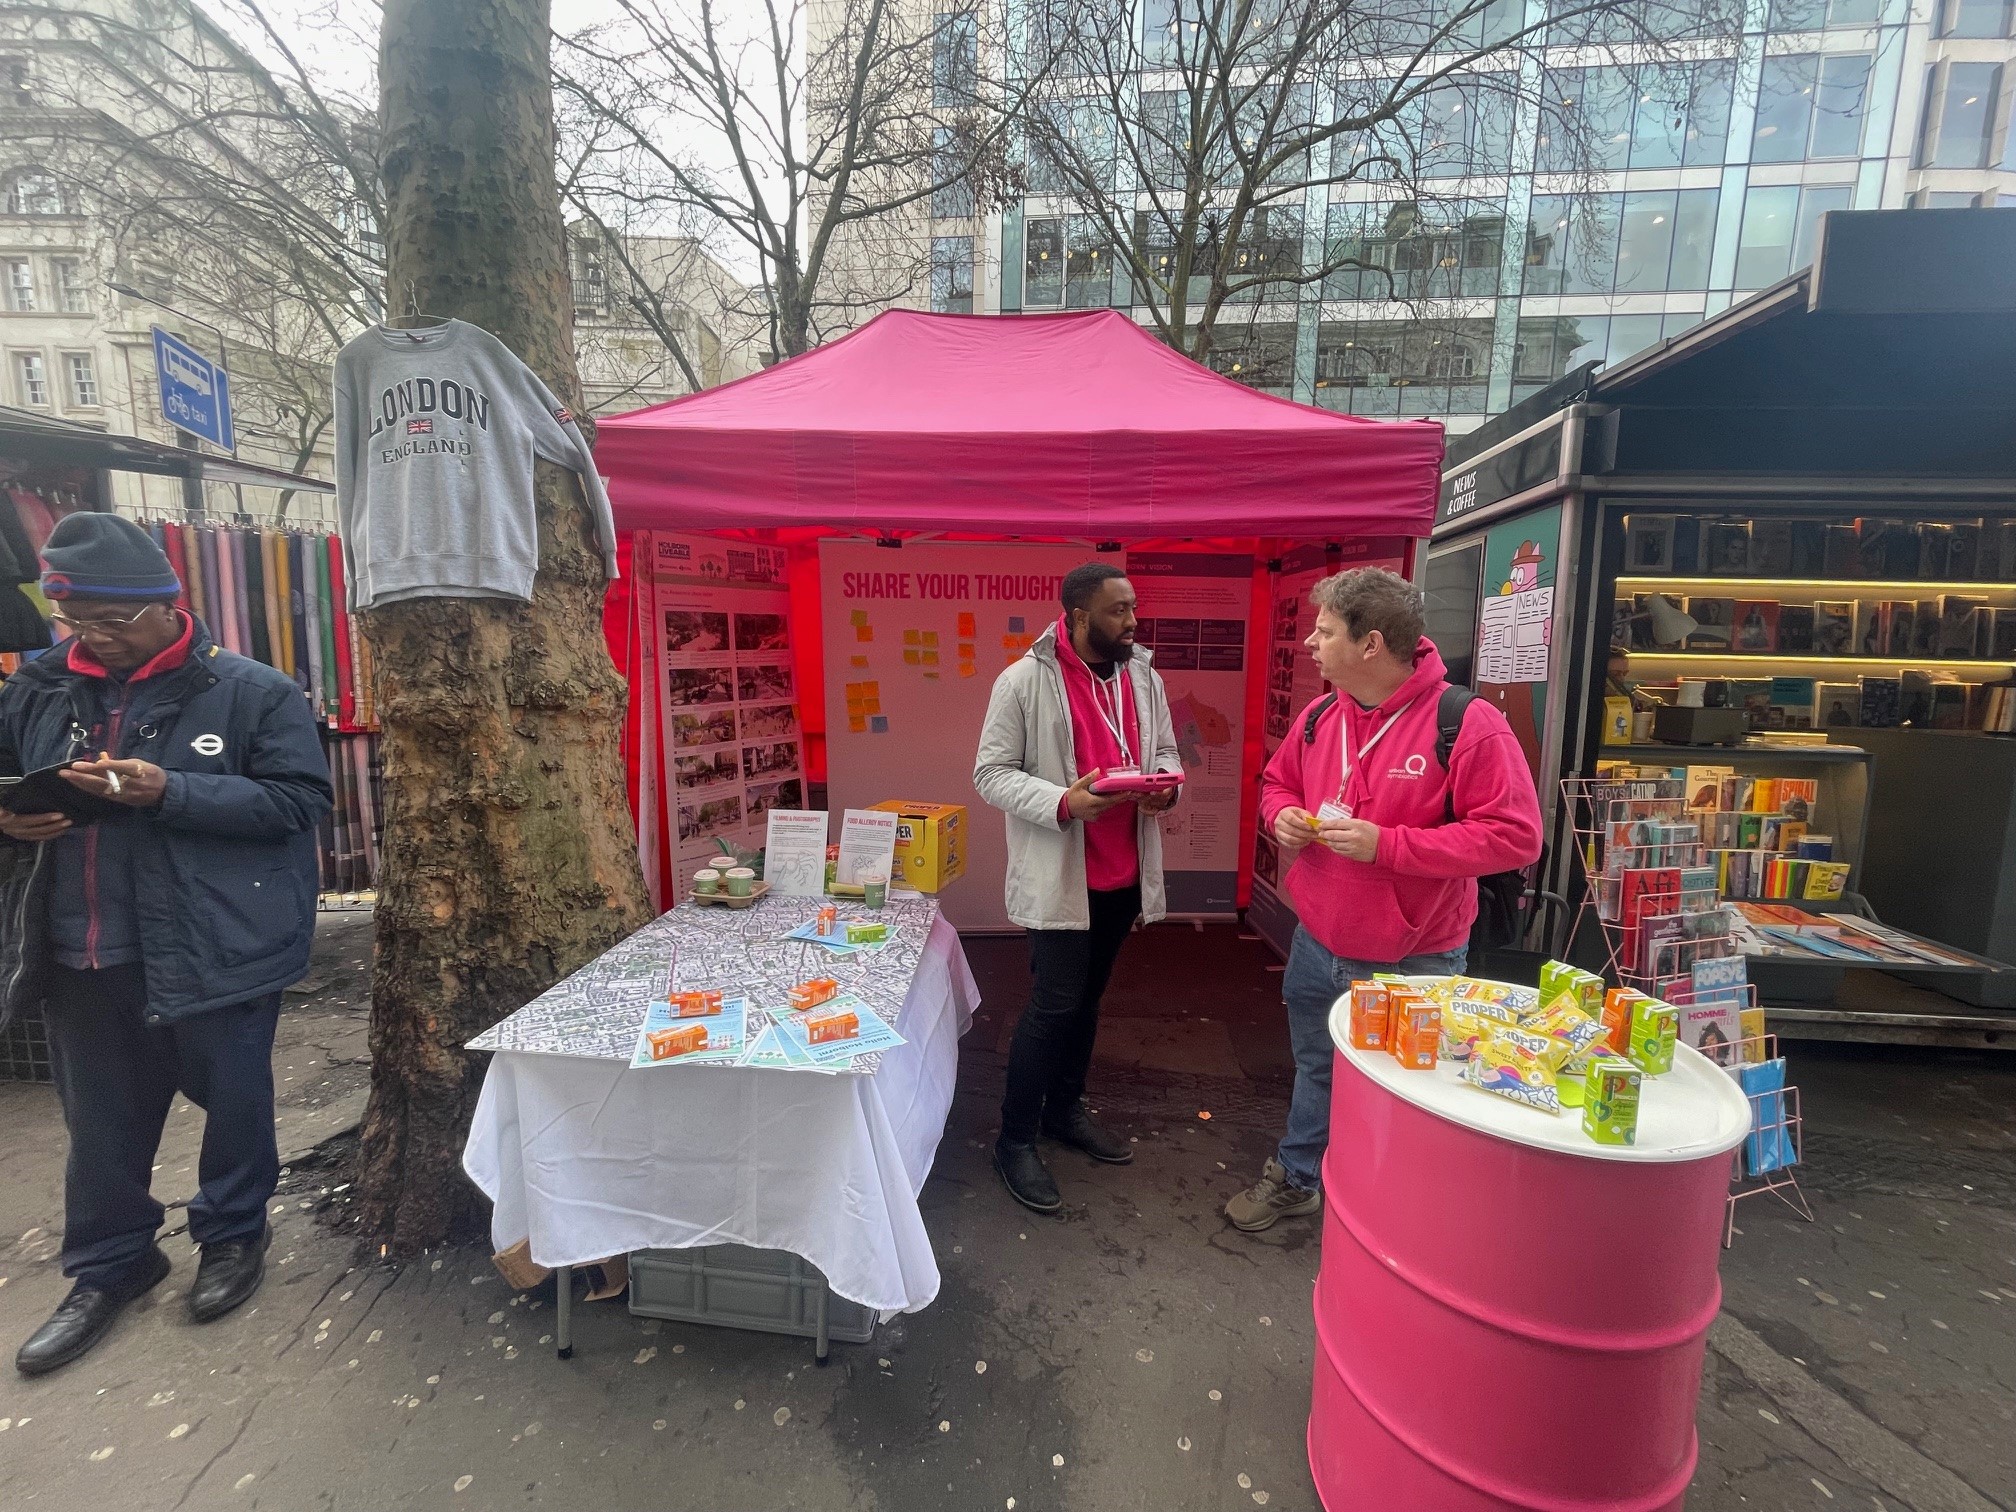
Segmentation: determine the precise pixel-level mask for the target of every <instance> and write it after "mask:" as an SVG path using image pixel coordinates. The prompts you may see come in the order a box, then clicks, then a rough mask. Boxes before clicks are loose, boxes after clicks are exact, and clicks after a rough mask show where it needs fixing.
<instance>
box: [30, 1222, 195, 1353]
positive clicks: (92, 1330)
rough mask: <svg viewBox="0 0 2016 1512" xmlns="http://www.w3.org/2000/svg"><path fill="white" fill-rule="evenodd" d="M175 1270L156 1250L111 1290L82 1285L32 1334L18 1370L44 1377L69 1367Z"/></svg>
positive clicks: (92, 1284) (156, 1248)
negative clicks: (118, 1319) (132, 1305)
mask: <svg viewBox="0 0 2016 1512" xmlns="http://www.w3.org/2000/svg"><path fill="white" fill-rule="evenodd" d="M172 1268H173V1267H172V1266H171V1265H170V1263H169V1260H168V1257H167V1256H166V1255H164V1254H162V1253H161V1250H160V1248H159V1246H156V1247H155V1248H154V1249H153V1250H152V1251H151V1252H150V1253H149V1254H148V1255H147V1256H146V1257H145V1258H144V1259H142V1260H141V1261H140V1262H139V1263H138V1264H136V1265H135V1266H134V1267H133V1270H132V1271H131V1273H130V1274H129V1275H128V1276H127V1277H126V1278H124V1279H121V1280H119V1281H117V1282H114V1283H112V1284H111V1285H109V1286H100V1285H97V1284H96V1283H94V1282H89V1281H79V1282H78V1283H77V1284H76V1285H75V1286H73V1287H71V1288H70V1295H69V1296H67V1297H65V1298H64V1299H63V1303H62V1305H61V1306H60V1307H58V1308H57V1309H56V1311H55V1312H53V1313H51V1314H50V1315H49V1321H48V1322H47V1323H44V1324H43V1325H42V1326H41V1327H40V1328H38V1329H36V1330H35V1332H34V1333H32V1334H30V1335H29V1336H28V1342H27V1343H25V1344H23V1345H22V1346H21V1348H20V1351H19V1352H18V1353H17V1354H16V1355H15V1356H14V1368H15V1369H16V1370H18V1371H20V1372H21V1374H23V1375H26V1376H39V1375H47V1374H48V1373H49V1372H50V1371H52V1370H55V1369H57V1368H58V1367H60V1366H64V1365H68V1364H69V1363H70V1362H71V1361H72V1360H74V1359H77V1358H78V1357H79V1356H81V1355H83V1354H84V1353H85V1352H86V1351H88V1350H89V1349H90V1348H91V1346H92V1345H94V1344H96V1343H97V1342H98V1341H99V1340H100V1339H102V1338H104V1337H105V1335H106V1333H107V1331H108V1330H110V1328H111V1327H112V1324H113V1322H114V1321H115V1320H116V1319H117V1318H118V1316H119V1314H120V1313H122V1312H124V1311H125V1310H126V1304H127V1303H129V1302H131V1301H133V1300H134V1299H135V1298H137V1297H140V1296H142V1295H144V1294H145V1293H147V1292H149V1291H151V1290H153V1289H154V1288H155V1287H156V1286H159V1285H160V1284H161V1283H162V1282H163V1281H164V1280H166V1279H167V1277H168V1272H169V1271H170V1270H171V1269H172Z"/></svg>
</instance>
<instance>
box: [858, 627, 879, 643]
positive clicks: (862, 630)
mask: <svg viewBox="0 0 2016 1512" xmlns="http://www.w3.org/2000/svg"><path fill="white" fill-rule="evenodd" d="M854 639H856V640H857V641H872V640H873V639H875V627H874V626H873V625H856V626H855V627H854Z"/></svg>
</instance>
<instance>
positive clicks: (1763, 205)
mask: <svg viewBox="0 0 2016 1512" xmlns="http://www.w3.org/2000/svg"><path fill="white" fill-rule="evenodd" d="M1848 200H1849V190H1848V189H1847V188H1845V187H1829V188H1813V189H1801V188H1800V187H1799V186H1798V185H1796V184H1774V185H1771V186H1770V187H1768V188H1758V187H1755V186H1753V187H1752V188H1751V190H1750V192H1749V194H1748V196H1747V197H1746V199H1745V201H1744V205H1743V231H1742V235H1741V236H1740V237H1739V238H1738V242H1737V248H1736V287H1737V288H1739V289H1761V288H1763V287H1765V286H1766V285H1767V284H1774V283H1776V282H1777V281H1778V280H1779V279H1781V278H1783V277H1785V276H1786V275H1787V274H1789V273H1790V272H1792V270H1793V269H1795V268H1803V267H1806V266H1807V265H1808V264H1810V263H1811V262H1812V261H1813V247H1814V244H1815V242H1816V241H1817V239H1818V237H1819V233H1820V217H1821V216H1823V215H1825V214H1826V213H1827V212H1828V211H1829V210H1846V209H1847V208H1848Z"/></svg>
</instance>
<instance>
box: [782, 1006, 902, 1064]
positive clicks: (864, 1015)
mask: <svg viewBox="0 0 2016 1512" xmlns="http://www.w3.org/2000/svg"><path fill="white" fill-rule="evenodd" d="M820 1006H821V1008H851V1009H852V1010H853V1011H854V1016H855V1017H856V1018H857V1019H859V1020H860V1024H861V1027H860V1032H859V1033H858V1034H856V1035H855V1036H854V1038H852V1039H844V1040H826V1041H823V1042H821V1043H819V1044H816V1045H815V1044H813V1043H812V1041H811V1039H810V1038H809V1037H808V1036H807V1034H806V1032H805V1015H804V1014H802V1013H791V1014H786V1015H784V1016H782V1017H781V1018H780V1019H779V1020H778V1023H777V1032H778V1034H779V1036H780V1037H781V1038H783V1039H784V1040H785V1041H786V1042H787V1044H788V1045H789V1046H790V1047H791V1048H792V1049H795V1050H797V1051H799V1052H802V1053H803V1054H804V1055H806V1056H808V1057H810V1059H811V1061H812V1063H813V1064H814V1065H816V1066H820V1067H833V1068H835V1069H839V1068H843V1067H845V1066H846V1065H847V1064H848V1063H849V1062H850V1061H852V1060H853V1059H854V1058H855V1057H856V1056H857V1055H868V1054H872V1053H873V1052H875V1051H877V1050H893V1049H895V1048H896V1047H897V1046H898V1045H906V1044H908V1043H909V1041H908V1040H906V1039H904V1038H903V1036H902V1035H900V1034H898V1033H897V1032H896V1031H895V1030H894V1029H892V1028H890V1027H889V1025H888V1023H887V1022H885V1021H884V1019H883V1018H882V1016H881V1015H880V1014H879V1013H877V1012H876V1011H875V1010H874V1009H873V1008H870V1007H869V1006H868V1005H867V1004H866V1003H864V1002H862V1001H861V1000H860V999H859V998H856V997H836V998H835V999H833V1001H832V1002H830V1003H823V1004H821V1005H820ZM787 1053H788V1052H787Z"/></svg>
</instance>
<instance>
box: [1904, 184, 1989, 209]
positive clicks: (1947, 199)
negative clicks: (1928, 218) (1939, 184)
mask: <svg viewBox="0 0 2016 1512" xmlns="http://www.w3.org/2000/svg"><path fill="white" fill-rule="evenodd" d="M1986 198H1987V196H1986V195H1984V194H1952V193H1947V192H1945V191H1942V190H1937V189H1920V190H1919V191H1918V195H1917V203H1916V204H1914V205H1913V206H1912V208H1913V209H1915V210H1979V209H1980V208H1981V202H1982V201H1983V200H1984V199H1986Z"/></svg>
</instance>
